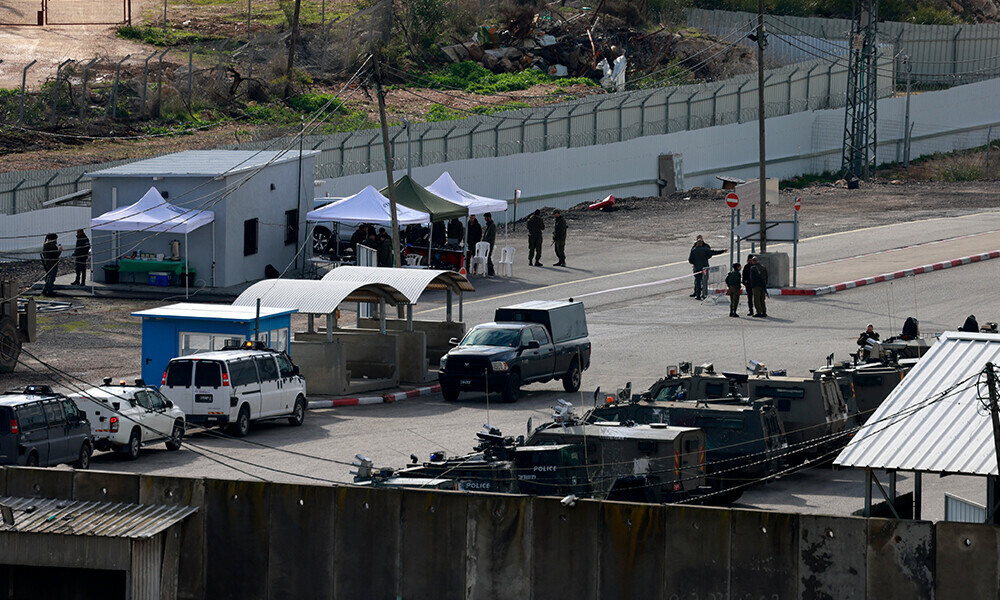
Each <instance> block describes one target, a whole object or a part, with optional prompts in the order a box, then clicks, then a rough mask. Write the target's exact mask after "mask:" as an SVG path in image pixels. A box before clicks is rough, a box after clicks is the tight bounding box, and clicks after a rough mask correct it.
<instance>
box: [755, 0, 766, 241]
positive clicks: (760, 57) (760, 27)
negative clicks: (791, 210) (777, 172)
mask: <svg viewBox="0 0 1000 600" xmlns="http://www.w3.org/2000/svg"><path fill="white" fill-rule="evenodd" d="M765 44H766V42H765V41H764V0H757V128H758V138H759V147H758V150H757V152H758V155H759V159H760V251H761V252H762V253H763V252H767V162H766V160H765V156H766V150H765V145H764V46H765Z"/></svg>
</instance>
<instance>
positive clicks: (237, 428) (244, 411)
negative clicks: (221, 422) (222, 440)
mask: <svg viewBox="0 0 1000 600" xmlns="http://www.w3.org/2000/svg"><path fill="white" fill-rule="evenodd" d="M229 431H230V432H231V433H232V434H233V435H235V436H236V437H246V436H247V434H248V433H250V409H249V408H248V407H247V405H246V404H244V405H243V408H241V409H240V414H239V415H238V416H237V417H236V422H235V423H233V424H232V425H230V426H229Z"/></svg>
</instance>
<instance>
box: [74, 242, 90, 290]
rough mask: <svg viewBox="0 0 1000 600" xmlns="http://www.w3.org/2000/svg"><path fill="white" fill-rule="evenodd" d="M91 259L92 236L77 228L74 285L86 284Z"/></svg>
mask: <svg viewBox="0 0 1000 600" xmlns="http://www.w3.org/2000/svg"><path fill="white" fill-rule="evenodd" d="M89 259H90V238H88V237H87V233H86V232H85V231H84V230H82V229H77V230H76V248H74V249H73V262H74V263H75V266H76V279H74V280H73V285H84V284H86V282H87V261H88V260H89Z"/></svg>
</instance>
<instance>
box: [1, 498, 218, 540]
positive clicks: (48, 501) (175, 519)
mask: <svg viewBox="0 0 1000 600" xmlns="http://www.w3.org/2000/svg"><path fill="white" fill-rule="evenodd" d="M0 505H4V506H9V507H10V508H11V509H12V510H13V513H14V524H13V525H11V524H9V523H7V522H6V520H5V521H3V522H2V523H0V533H4V532H17V533H54V534H62V535H91V536H100V537H115V538H130V539H145V538H151V537H153V536H154V535H156V534H158V533H160V532H162V531H166V530H167V529H169V528H170V527H172V526H173V525H176V524H177V523H180V522H181V521H183V520H184V519H186V518H187V517H188V516H190V515H192V514H194V513H195V512H197V511H198V508H197V507H194V506H163V505H158V504H128V503H124V502H84V501H81V500H62V499H58V498H55V499H53V498H18V497H10V496H9V497H5V498H0Z"/></svg>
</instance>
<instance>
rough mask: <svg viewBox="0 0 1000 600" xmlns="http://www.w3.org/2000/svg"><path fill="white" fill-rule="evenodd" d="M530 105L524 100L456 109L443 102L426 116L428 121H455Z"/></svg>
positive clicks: (433, 107) (436, 105)
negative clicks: (471, 115)
mask: <svg viewBox="0 0 1000 600" xmlns="http://www.w3.org/2000/svg"><path fill="white" fill-rule="evenodd" d="M529 107H530V105H528V104H525V103H524V102H507V103H504V104H494V105H490V106H474V107H472V108H470V109H469V110H456V109H454V108H449V107H447V106H444V105H443V104H435V105H433V106H431V109H430V110H429V111H427V114H426V115H424V118H425V119H426V120H427V121H428V122H432V123H433V122H437V121H455V120H458V119H465V118H468V117H469V116H470V113H471V114H475V115H491V114H493V113H498V112H503V111H505V110H517V109H519V108H529Z"/></svg>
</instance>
